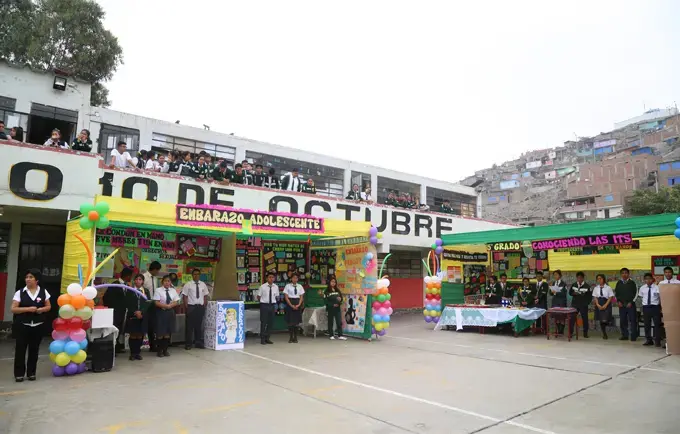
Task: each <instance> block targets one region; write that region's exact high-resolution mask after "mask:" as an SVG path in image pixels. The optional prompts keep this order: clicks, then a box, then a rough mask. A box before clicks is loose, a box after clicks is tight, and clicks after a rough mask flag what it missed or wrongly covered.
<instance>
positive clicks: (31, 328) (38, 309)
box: [12, 268, 52, 383]
mask: <svg viewBox="0 0 680 434" xmlns="http://www.w3.org/2000/svg"><path fill="white" fill-rule="evenodd" d="M40 277H41V274H40V271H39V270H37V269H33V268H32V269H30V270H28V271H26V273H24V282H25V283H26V286H25V287H24V288H23V289H20V290H18V291H16V292H15V293H14V297H13V298H12V313H13V314H14V334H15V336H16V342H15V346H14V380H15V381H16V382H17V383H21V382H22V381H24V375H26V376H27V377H28V381H35V372H36V367H37V365H38V352H39V350H40V342H41V341H42V337H43V334H44V332H45V329H44V327H43V325H44V324H45V321H46V320H47V318H46V315H45V314H46V313H47V312H49V311H50V310H51V309H52V305H51V304H50V293H49V292H47V291H45V289H44V288H41V287H40V286H39V285H38V284H39V283H40ZM26 350H28V363H27V361H26Z"/></svg>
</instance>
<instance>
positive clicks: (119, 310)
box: [103, 268, 132, 353]
mask: <svg viewBox="0 0 680 434" xmlns="http://www.w3.org/2000/svg"><path fill="white" fill-rule="evenodd" d="M131 280H132V269H131V268H123V270H122V271H121V272H120V278H119V279H118V280H116V282H115V283H119V284H121V285H128V286H130V284H131ZM126 293H127V289H125V288H116V287H113V288H107V290H106V292H105V293H104V297H103V302H104V305H105V306H106V307H108V308H109V309H113V325H114V326H116V328H117V329H118V342H117V343H116V353H124V352H125V318H126V314H125V312H126V311H127V294H126Z"/></svg>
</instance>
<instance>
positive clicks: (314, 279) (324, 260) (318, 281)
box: [309, 249, 336, 285]
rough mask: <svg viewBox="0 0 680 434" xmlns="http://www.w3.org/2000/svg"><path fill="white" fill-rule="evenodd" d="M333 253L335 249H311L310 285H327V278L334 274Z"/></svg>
mask: <svg viewBox="0 0 680 434" xmlns="http://www.w3.org/2000/svg"><path fill="white" fill-rule="evenodd" d="M335 253H336V250H335V249H312V251H311V252H310V255H309V262H310V268H309V273H310V282H309V283H310V284H311V285H327V284H328V277H329V276H332V275H334V274H335Z"/></svg>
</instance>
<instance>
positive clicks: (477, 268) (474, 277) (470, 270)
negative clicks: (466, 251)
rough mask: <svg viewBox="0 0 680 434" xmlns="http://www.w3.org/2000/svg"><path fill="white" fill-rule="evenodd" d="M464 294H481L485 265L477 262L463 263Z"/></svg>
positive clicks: (484, 277) (484, 283)
mask: <svg viewBox="0 0 680 434" xmlns="http://www.w3.org/2000/svg"><path fill="white" fill-rule="evenodd" d="M463 284H464V294H465V295H474V294H482V292H483V291H482V289H483V288H484V287H485V286H486V266H485V265H478V264H463Z"/></svg>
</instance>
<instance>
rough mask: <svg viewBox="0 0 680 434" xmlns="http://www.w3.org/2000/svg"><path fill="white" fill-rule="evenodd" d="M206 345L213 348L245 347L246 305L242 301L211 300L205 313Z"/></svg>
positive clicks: (218, 349) (232, 348)
mask: <svg viewBox="0 0 680 434" xmlns="http://www.w3.org/2000/svg"><path fill="white" fill-rule="evenodd" d="M205 324H206V327H205V335H204V340H205V345H206V347H207V348H210V349H212V350H217V351H220V350H237V349H243V344H244V342H245V339H246V327H245V307H244V305H243V302H241V301H211V302H209V303H208V308H207V309H206V314H205Z"/></svg>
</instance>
